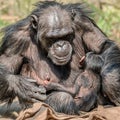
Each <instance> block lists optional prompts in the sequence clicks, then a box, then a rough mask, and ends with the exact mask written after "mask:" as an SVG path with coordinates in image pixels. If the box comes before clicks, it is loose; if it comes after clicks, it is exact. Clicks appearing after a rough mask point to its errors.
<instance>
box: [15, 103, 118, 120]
mask: <svg viewBox="0 0 120 120" xmlns="http://www.w3.org/2000/svg"><path fill="white" fill-rule="evenodd" d="M16 120H120V107H109V108H108V107H107V108H104V107H103V106H99V107H98V108H97V109H96V110H94V111H91V112H86V113H85V112H82V113H81V114H80V115H66V114H63V113H57V112H55V111H54V110H53V109H52V108H51V107H50V106H48V105H46V104H45V103H42V102H40V103H35V104H34V105H33V107H32V108H29V109H26V110H25V111H21V112H20V114H19V115H18V117H17V119H16Z"/></svg>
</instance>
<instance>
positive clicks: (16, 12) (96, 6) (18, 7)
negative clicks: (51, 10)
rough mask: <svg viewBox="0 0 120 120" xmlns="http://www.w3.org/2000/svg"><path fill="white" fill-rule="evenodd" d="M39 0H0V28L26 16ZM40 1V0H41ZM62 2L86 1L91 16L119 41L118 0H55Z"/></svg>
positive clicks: (110, 35) (119, 15)
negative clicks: (91, 12) (91, 13)
mask: <svg viewBox="0 0 120 120" xmlns="http://www.w3.org/2000/svg"><path fill="white" fill-rule="evenodd" d="M38 1H39V0H0V29H1V28H3V27H5V26H6V25H9V24H12V23H14V22H16V21H18V20H20V19H21V18H24V17H25V16H27V15H28V14H29V13H30V12H31V11H32V9H34V7H35V6H34V4H35V3H36V2H38ZM41 1H42V0H41ZM56 1H59V2H64V3H76V2H86V3H87V4H88V6H89V8H90V9H91V10H92V11H93V15H92V18H93V19H94V20H95V21H96V23H97V25H98V26H99V27H100V28H101V29H102V31H104V32H105V33H106V34H107V36H108V37H109V38H110V39H113V40H116V41H117V42H119V43H120V0H56Z"/></svg>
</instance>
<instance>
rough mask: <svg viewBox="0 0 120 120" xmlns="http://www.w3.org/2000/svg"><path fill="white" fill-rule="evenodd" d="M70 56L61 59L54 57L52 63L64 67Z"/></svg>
mask: <svg viewBox="0 0 120 120" xmlns="http://www.w3.org/2000/svg"><path fill="white" fill-rule="evenodd" d="M70 56H71V55H70V54H68V55H66V56H63V57H59V56H54V63H55V64H57V65H65V64H67V63H68V62H69V60H70V58H71V57H70Z"/></svg>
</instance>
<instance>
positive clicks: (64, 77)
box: [0, 1, 120, 114]
mask: <svg viewBox="0 0 120 120" xmlns="http://www.w3.org/2000/svg"><path fill="white" fill-rule="evenodd" d="M88 13H89V11H85V10H84V7H83V6H82V4H79V3H78V4H60V3H57V2H54V1H49V2H48V1H46V2H39V3H37V8H36V9H35V10H34V11H33V12H32V13H31V14H30V15H29V16H28V17H26V18H25V19H23V20H20V21H19V22H17V23H16V24H13V25H11V26H8V27H6V28H5V29H4V32H5V35H4V37H3V43H2V45H1V49H0V89H1V91H0V100H1V101H7V102H9V103H11V102H12V100H13V99H14V98H15V96H17V97H18V98H19V101H20V103H21V104H22V105H23V106H24V107H27V105H28V104H29V103H33V102H35V101H37V100H42V101H44V100H45V99H46V100H45V102H46V103H48V104H49V105H51V106H52V107H53V108H54V109H55V110H56V111H58V112H64V113H67V114H74V113H78V110H85V111H89V110H90V109H92V108H94V107H95V105H96V103H97V96H98V94H99V93H101V94H103V96H102V97H103V98H104V97H105V98H108V99H110V101H111V102H113V103H114V104H115V105H119V102H120V89H119V87H120V82H119V75H120V73H119V71H120V70H119V69H120V68H119V64H120V57H119V56H120V50H119V48H118V47H117V46H116V45H115V44H114V43H113V42H111V41H110V40H109V39H108V38H107V36H106V35H105V34H103V32H102V31H101V30H100V29H99V28H98V27H97V26H96V24H95V23H94V21H93V20H92V19H90V18H89V17H88ZM113 53H114V54H113ZM84 56H86V60H85V62H84ZM82 63H83V64H82ZM84 63H85V64H84ZM81 64H82V65H81ZM46 80H47V81H50V83H54V84H56V85H62V87H64V88H66V89H64V88H63V90H62V89H61V88H60V89H56V90H53V89H52V88H51V89H52V90H49V89H48V88H47V86H46V89H47V92H46V91H45V88H44V86H43V85H44V84H45V81H46ZM48 86H49V85H48ZM74 86H75V87H74ZM69 88H70V89H69ZM71 89H73V90H75V91H72V90H71ZM45 92H46V94H45ZM46 95H47V98H46ZM76 98H77V100H76Z"/></svg>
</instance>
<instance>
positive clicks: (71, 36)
mask: <svg viewBox="0 0 120 120" xmlns="http://www.w3.org/2000/svg"><path fill="white" fill-rule="evenodd" d="M73 38H74V34H68V35H66V36H65V37H64V39H65V40H68V41H71V40H73Z"/></svg>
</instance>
